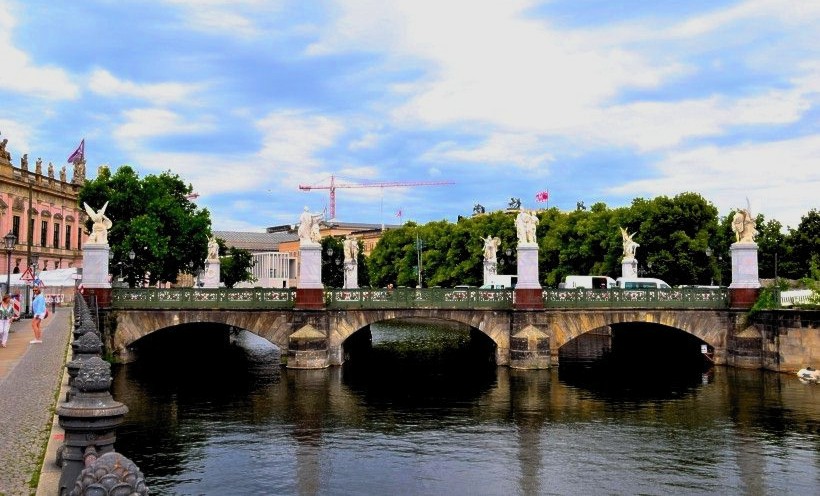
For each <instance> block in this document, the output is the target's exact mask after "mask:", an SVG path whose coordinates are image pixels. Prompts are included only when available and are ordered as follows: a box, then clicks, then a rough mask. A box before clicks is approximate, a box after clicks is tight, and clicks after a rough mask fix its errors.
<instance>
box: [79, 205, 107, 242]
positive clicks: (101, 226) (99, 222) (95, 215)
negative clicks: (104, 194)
mask: <svg viewBox="0 0 820 496" xmlns="http://www.w3.org/2000/svg"><path fill="white" fill-rule="evenodd" d="M83 206H84V207H85V211H86V213H87V214H88V217H89V218H90V219H91V220H92V221H93V222H94V225H92V226H91V233H90V234H89V235H88V241H87V243H92V244H103V245H104V244H107V243H108V230H109V229H111V226H112V225H113V224H112V223H111V219H109V218H108V217H106V216H105V209H106V207H108V202H105V205H103V206H102V208H101V209H99V210H98V211H96V212H95V211H94V209H93V208H91V207H89V206H88V203H83Z"/></svg>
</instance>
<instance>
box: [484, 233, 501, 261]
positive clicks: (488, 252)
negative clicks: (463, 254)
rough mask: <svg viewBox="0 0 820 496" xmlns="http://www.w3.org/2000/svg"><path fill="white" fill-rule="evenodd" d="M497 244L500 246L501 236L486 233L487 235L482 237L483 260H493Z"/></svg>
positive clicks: (494, 259) (496, 251)
mask: <svg viewBox="0 0 820 496" xmlns="http://www.w3.org/2000/svg"><path fill="white" fill-rule="evenodd" d="M499 246H501V238H499V237H498V236H496V237H492V236H490V235H487V237H486V238H484V261H486V262H495V261H496V253H498V247H499Z"/></svg>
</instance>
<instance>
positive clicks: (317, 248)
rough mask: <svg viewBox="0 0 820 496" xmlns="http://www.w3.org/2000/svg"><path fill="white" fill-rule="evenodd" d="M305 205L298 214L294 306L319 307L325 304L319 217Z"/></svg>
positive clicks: (303, 307)
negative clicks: (296, 272) (297, 271)
mask: <svg viewBox="0 0 820 496" xmlns="http://www.w3.org/2000/svg"><path fill="white" fill-rule="evenodd" d="M320 218H321V214H318V215H317V214H312V213H310V210H308V208H307V207H305V210H304V212H302V215H301V216H299V229H298V233H299V278H298V279H297V283H296V301H295V306H296V308H302V309H321V308H324V306H325V301H324V285H323V284H322V245H321V244H320V243H319V219H320Z"/></svg>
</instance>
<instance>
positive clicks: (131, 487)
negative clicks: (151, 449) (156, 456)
mask: <svg viewBox="0 0 820 496" xmlns="http://www.w3.org/2000/svg"><path fill="white" fill-rule="evenodd" d="M88 494H93V495H100V496H105V495H112V496H113V495H120V494H122V495H128V496H132V495H135V496H143V495H147V494H148V486H146V485H145V476H144V475H142V472H140V469H139V468H138V467H137V466H136V465H135V464H134V462H132V461H131V460H129V459H128V458H126V457H124V456H122V455H121V454H119V453H116V452H113V451H112V452H110V453H106V454H104V455H102V456H101V457H99V458H97V459H96V460H95V461H94V462H93V463H92V464H91V465H90V466H89V467H86V468H84V469H83V471H82V472H81V473H80V476H79V477H78V478H77V480H76V481H75V483H74V489H73V490H72V491H71V493H70V496H83V495H88Z"/></svg>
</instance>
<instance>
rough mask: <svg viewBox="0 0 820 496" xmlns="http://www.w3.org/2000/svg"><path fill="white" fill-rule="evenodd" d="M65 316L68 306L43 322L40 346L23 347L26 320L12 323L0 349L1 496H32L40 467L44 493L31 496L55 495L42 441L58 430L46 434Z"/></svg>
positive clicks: (63, 347)
mask: <svg viewBox="0 0 820 496" xmlns="http://www.w3.org/2000/svg"><path fill="white" fill-rule="evenodd" d="M70 315H71V307H64V308H58V309H57V311H56V312H55V313H54V314H53V315H52V316H50V317H49V318H48V319H46V320H45V322H43V343H42V344H29V341H30V340H32V339H33V338H34V335H33V333H32V331H31V320H28V319H26V320H20V321H17V322H14V323H12V325H11V333H10V334H9V340H8V343H7V347H6V348H0V426H2V427H0V494H2V495H4V496H15V495H33V494H35V491H36V488H35V487H32V482H33V481H34V478H35V477H37V476H38V474H40V472H41V468H42V469H44V470H43V475H42V477H41V480H40V482H42V483H43V484H42V485H43V487H44V489H46V491H45V492H39V491H38V492H37V494H46V495H47V494H56V490H57V484H58V482H59V469H58V468H57V467H56V465H55V463H54V455H53V454H51V455H50V456H51V458H48V456H46V458H45V459H44V458H43V456H44V452H45V449H46V443H47V442H48V441H50V440H52V438H53V437H56V438H59V437H60V433H59V432H55V433H54V435H52V427H53V425H54V423H55V422H56V418H55V416H54V410H55V408H56V404H57V399H58V395H57V393H58V391H59V390H60V387H61V384H62V383H63V381H64V376H65V375H66V374H65V363H66V358H67V356H68V352H69V343H70V340H71V338H72V327H71V322H70V321H69V317H70ZM54 441H55V442H51V443H49V444H53V445H59V443H57V442H56V441H60V442H61V439H55V440H54ZM54 449H56V447H55V448H54ZM52 468H53V469H54V470H56V474H57V475H56V478H54V476H53V473H54V471H53V470H51V469H52ZM46 479H48V480H46ZM52 479H53V480H52Z"/></svg>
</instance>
